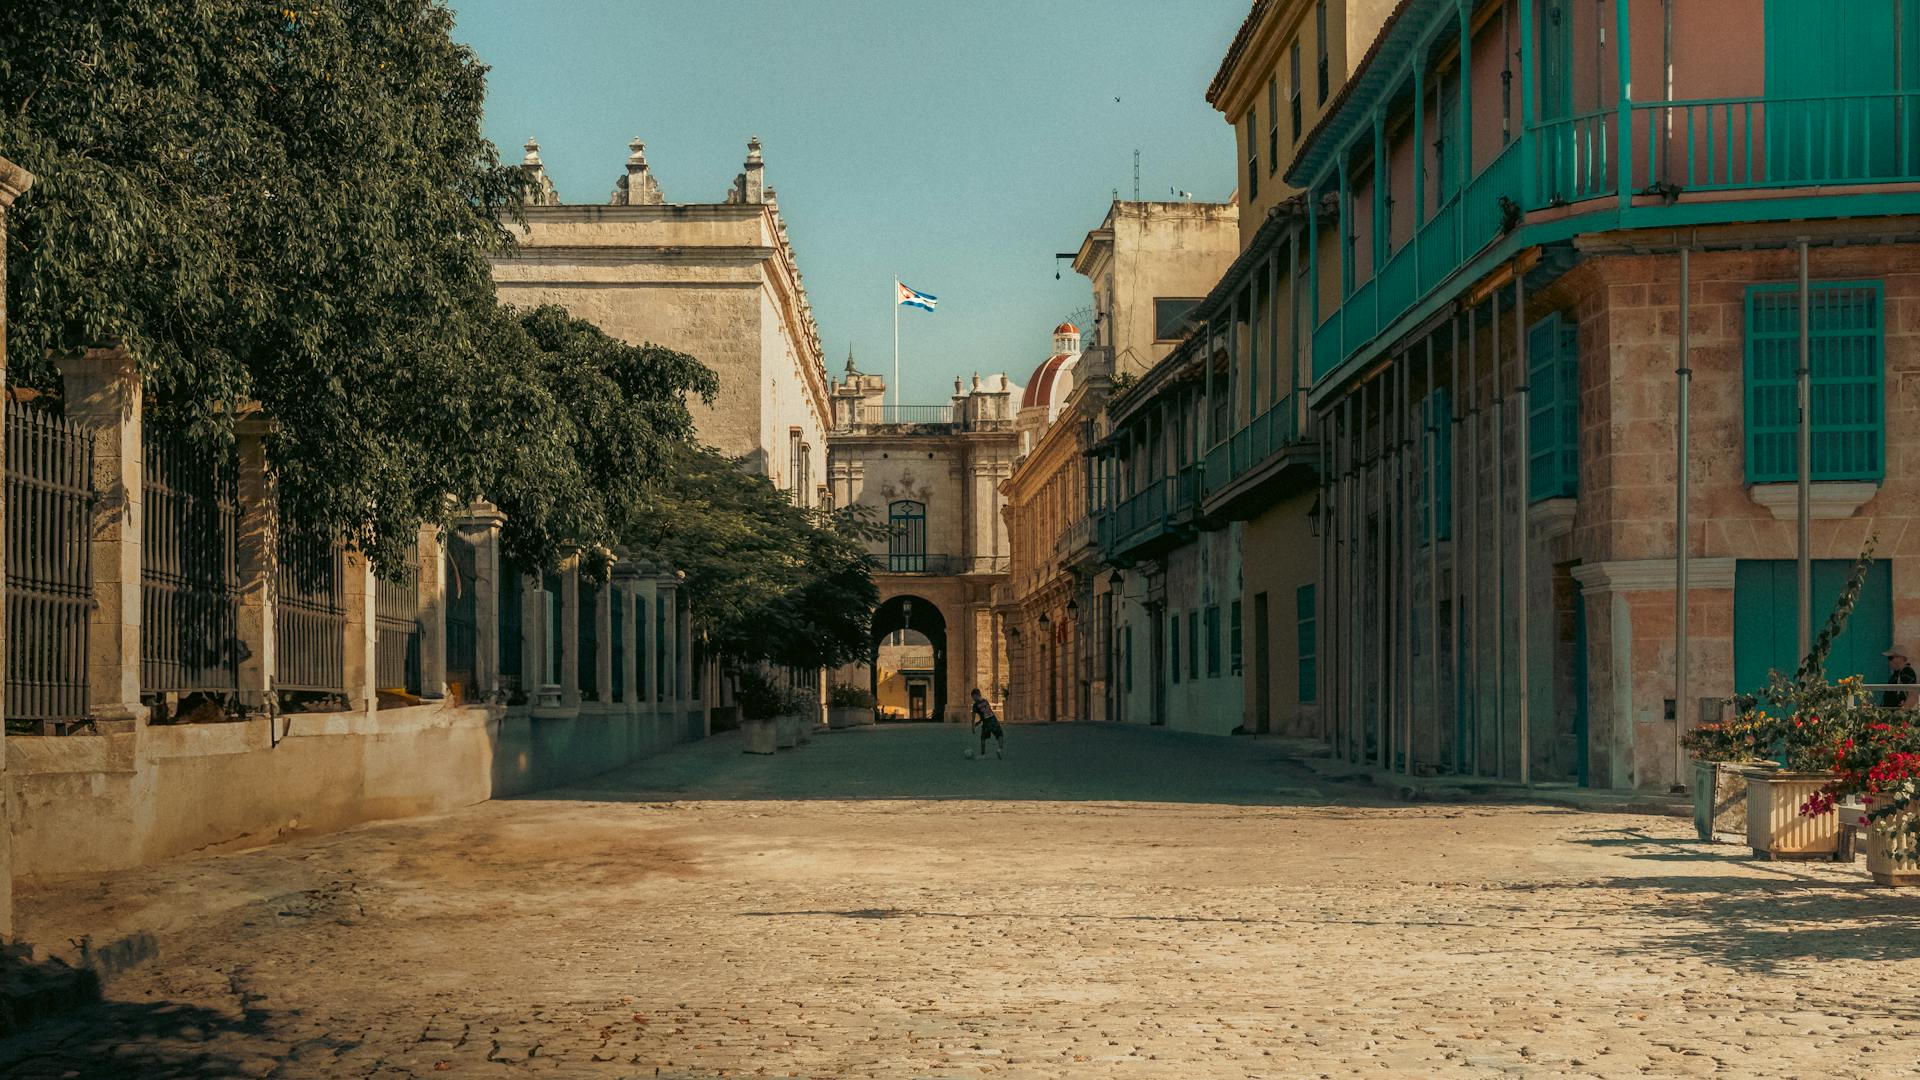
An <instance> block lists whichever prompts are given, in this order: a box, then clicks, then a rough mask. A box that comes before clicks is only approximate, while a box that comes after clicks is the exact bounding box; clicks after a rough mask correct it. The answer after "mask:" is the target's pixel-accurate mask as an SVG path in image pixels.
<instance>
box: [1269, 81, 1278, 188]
mask: <svg viewBox="0 0 1920 1080" xmlns="http://www.w3.org/2000/svg"><path fill="white" fill-rule="evenodd" d="M1278 171H1280V76H1278V75H1275V76H1272V77H1271V78H1269V79H1268V80H1267V175H1268V176H1272V175H1273V174H1274V173H1276V172H1278Z"/></svg>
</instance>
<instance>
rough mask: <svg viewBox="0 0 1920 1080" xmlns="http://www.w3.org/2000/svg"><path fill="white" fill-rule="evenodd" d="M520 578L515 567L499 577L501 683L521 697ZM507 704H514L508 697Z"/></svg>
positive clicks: (523, 673)
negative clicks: (510, 702) (508, 701)
mask: <svg viewBox="0 0 1920 1080" xmlns="http://www.w3.org/2000/svg"><path fill="white" fill-rule="evenodd" d="M521 581H522V579H521V576H520V570H519V568H518V567H514V566H511V565H509V566H506V567H505V568H504V569H502V570H501V573H500V681H501V683H502V684H503V685H505V686H506V687H507V688H508V692H509V694H512V693H513V692H514V691H519V692H521V693H524V692H525V690H526V687H527V684H528V682H529V680H528V679H527V674H526V669H525V664H524V662H523V659H522V650H523V649H524V648H525V645H524V643H523V642H524V639H523V637H522V635H523V633H524V631H523V630H522V629H521V624H520V620H521V604H522V603H524V602H525V601H524V600H523V599H522V595H521V589H522V584H521ZM508 700H510V701H511V700H513V699H512V697H509V699H508Z"/></svg>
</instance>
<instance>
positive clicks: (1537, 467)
mask: <svg viewBox="0 0 1920 1080" xmlns="http://www.w3.org/2000/svg"><path fill="white" fill-rule="evenodd" d="M1527 393H1528V402H1527V441H1528V460H1527V501H1528V502H1539V501H1540V500H1542V499H1559V498H1570V497H1572V496H1573V495H1574V493H1575V492H1577V491H1578V490H1579V488H1580V453H1579V450H1580V331H1579V328H1578V327H1576V326H1574V325H1572V324H1571V323H1569V322H1567V321H1565V320H1563V319H1562V318H1561V317H1560V315H1559V313H1557V312H1556V313H1554V314H1552V315H1549V316H1547V317H1546V318H1544V319H1541V320H1540V321H1539V322H1537V323H1534V324H1533V328H1532V329H1530V330H1528V331H1527Z"/></svg>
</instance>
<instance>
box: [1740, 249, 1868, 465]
mask: <svg viewBox="0 0 1920 1080" xmlns="http://www.w3.org/2000/svg"><path fill="white" fill-rule="evenodd" d="M1882 299H1883V296H1882V285H1881V283H1880V282H1878V281H1846V282H1816V283H1813V284H1811V285H1809V287H1808V292H1807V314H1808V324H1809V326H1808V334H1807V367H1808V369H1809V371H1810V373H1811V374H1810V376H1809V381H1810V382H1811V384H1812V388H1811V397H1810V399H1809V400H1810V404H1811V411H1812V414H1813V415H1812V417H1811V422H1812V428H1813V479H1814V480H1816V481H1822V480H1872V481H1878V480H1880V479H1881V478H1883V477H1884V476H1885V475H1886V429H1885V401H1884V398H1885V378H1884V375H1883V369H1884V364H1883V358H1884V353H1885V348H1886V327H1885V323H1884V321H1883V319H1882ZM1746 351H1747V356H1746V416H1747V482H1748V483H1750V484H1769V483H1780V482H1784V481H1792V480H1795V479H1798V477H1799V411H1798V408H1799V406H1798V403H1799V390H1798V386H1797V376H1796V371H1797V369H1798V367H1799V359H1800V289H1799V285H1798V284H1796V283H1787V284H1781V285H1754V286H1751V287H1749V288H1748V289H1747V350H1746Z"/></svg>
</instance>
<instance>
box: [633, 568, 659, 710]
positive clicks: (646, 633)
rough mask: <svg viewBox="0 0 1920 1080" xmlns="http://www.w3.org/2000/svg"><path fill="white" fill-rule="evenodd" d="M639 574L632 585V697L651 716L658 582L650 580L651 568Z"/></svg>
mask: <svg viewBox="0 0 1920 1080" xmlns="http://www.w3.org/2000/svg"><path fill="white" fill-rule="evenodd" d="M637 572H638V574H639V576H638V577H636V578H635V579H634V582H633V596H634V600H633V604H634V611H635V612H636V613H637V614H636V615H635V617H634V627H635V630H634V635H633V645H634V667H633V670H634V678H635V680H636V681H635V682H634V688H635V689H634V694H635V698H636V699H637V700H638V701H639V702H640V708H641V709H642V710H644V711H645V712H647V713H649V714H651V713H653V712H656V711H658V710H657V709H656V708H655V707H654V706H655V703H656V702H657V701H658V700H659V697H660V695H659V686H660V682H659V678H660V665H659V662H658V661H657V660H656V659H655V657H656V656H657V655H658V650H659V642H658V640H657V638H656V637H655V635H654V630H653V620H654V612H655V611H656V610H657V608H656V607H655V605H656V604H657V603H658V602H659V599H660V598H659V594H658V582H656V581H655V580H654V577H653V573H654V571H653V567H652V566H650V565H648V566H641V567H638V568H637Z"/></svg>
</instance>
